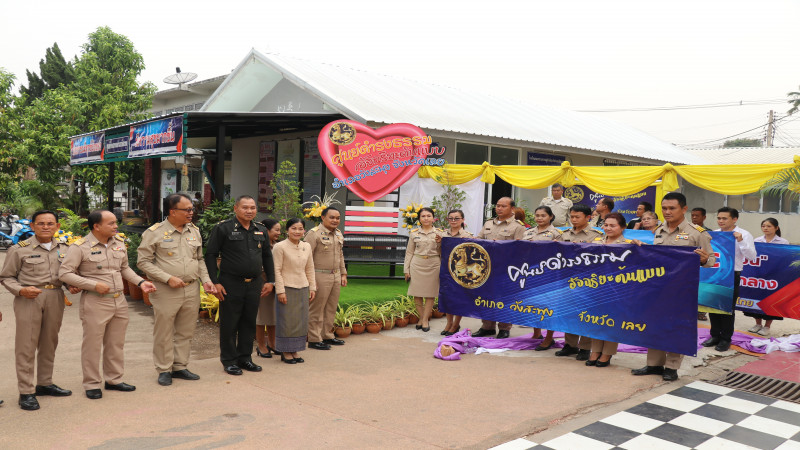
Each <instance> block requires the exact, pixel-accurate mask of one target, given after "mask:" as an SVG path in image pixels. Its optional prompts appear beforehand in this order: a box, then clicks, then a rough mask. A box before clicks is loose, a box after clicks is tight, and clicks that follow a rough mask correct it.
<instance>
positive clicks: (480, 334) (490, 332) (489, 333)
mask: <svg viewBox="0 0 800 450" xmlns="http://www.w3.org/2000/svg"><path fill="white" fill-rule="evenodd" d="M494 335H495V331H494V330H486V329H483V328H481V329H480V330H478V331H476V332H474V333H472V337H486V336H494Z"/></svg>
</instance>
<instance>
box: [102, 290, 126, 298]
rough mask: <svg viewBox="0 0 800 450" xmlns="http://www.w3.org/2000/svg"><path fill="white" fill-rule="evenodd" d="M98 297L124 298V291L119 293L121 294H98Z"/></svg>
mask: <svg viewBox="0 0 800 450" xmlns="http://www.w3.org/2000/svg"><path fill="white" fill-rule="evenodd" d="M97 295H98V296H99V297H108V298H117V297H122V295H123V293H122V291H119V292H109V293H107V294H97Z"/></svg>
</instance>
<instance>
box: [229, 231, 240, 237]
mask: <svg viewBox="0 0 800 450" xmlns="http://www.w3.org/2000/svg"><path fill="white" fill-rule="evenodd" d="M241 234H242V232H241V231H231V237H239V236H241Z"/></svg>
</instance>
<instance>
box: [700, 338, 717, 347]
mask: <svg viewBox="0 0 800 450" xmlns="http://www.w3.org/2000/svg"><path fill="white" fill-rule="evenodd" d="M717 344H719V338H718V337H710V338H708V339H706V340H705V341H703V347H713V346H715V345H717Z"/></svg>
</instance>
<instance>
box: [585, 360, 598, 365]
mask: <svg viewBox="0 0 800 450" xmlns="http://www.w3.org/2000/svg"><path fill="white" fill-rule="evenodd" d="M586 365H587V366H596V365H597V360H596V359H587V360H586Z"/></svg>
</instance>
